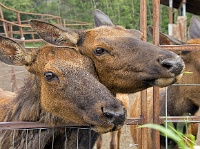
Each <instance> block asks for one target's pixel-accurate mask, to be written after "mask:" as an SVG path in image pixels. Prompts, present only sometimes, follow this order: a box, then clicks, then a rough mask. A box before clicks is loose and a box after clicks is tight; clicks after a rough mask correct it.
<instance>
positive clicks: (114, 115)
mask: <svg viewBox="0 0 200 149" xmlns="http://www.w3.org/2000/svg"><path fill="white" fill-rule="evenodd" d="M120 109H121V110H114V109H113V110H111V109H110V108H106V107H103V108H102V112H103V115H104V117H105V118H106V119H107V121H108V122H110V123H112V124H114V125H115V126H119V125H123V124H124V122H125V119H126V109H125V108H120Z"/></svg>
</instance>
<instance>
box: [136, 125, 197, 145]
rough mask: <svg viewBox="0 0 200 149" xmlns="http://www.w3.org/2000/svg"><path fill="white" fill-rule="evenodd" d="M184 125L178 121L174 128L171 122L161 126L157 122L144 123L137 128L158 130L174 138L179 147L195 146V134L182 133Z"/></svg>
mask: <svg viewBox="0 0 200 149" xmlns="http://www.w3.org/2000/svg"><path fill="white" fill-rule="evenodd" d="M184 125H185V124H183V123H178V124H177V129H175V127H174V126H173V123H168V124H167V126H162V125H158V124H145V125H142V126H140V127H139V128H145V127H147V128H151V129H155V130H158V131H159V132H160V133H161V135H163V136H166V137H168V138H170V139H172V140H174V141H175V142H176V143H177V144H178V146H179V148H181V149H188V148H191V149H192V148H194V146H195V136H193V135H192V134H183V129H184ZM186 125H187V123H186Z"/></svg>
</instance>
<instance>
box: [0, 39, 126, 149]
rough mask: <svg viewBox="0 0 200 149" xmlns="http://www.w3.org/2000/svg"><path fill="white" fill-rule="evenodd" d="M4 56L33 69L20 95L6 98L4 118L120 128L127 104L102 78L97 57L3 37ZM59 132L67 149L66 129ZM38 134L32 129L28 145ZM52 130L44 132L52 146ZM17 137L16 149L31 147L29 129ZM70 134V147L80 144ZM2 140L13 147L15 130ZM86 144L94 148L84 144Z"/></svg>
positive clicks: (0, 46) (45, 142)
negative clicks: (25, 44) (94, 60)
mask: <svg viewBox="0 0 200 149" xmlns="http://www.w3.org/2000/svg"><path fill="white" fill-rule="evenodd" d="M0 60H1V61H2V62H4V63H6V64H9V65H20V66H26V69H27V70H28V71H29V72H30V77H29V78H28V79H27V81H26V82H25V84H24V86H23V87H22V88H21V89H20V90H19V91H18V92H17V93H16V95H15V96H13V97H10V98H8V99H9V100H7V102H6V101H5V98H2V99H1V101H2V102H1V101H0V102H1V105H0V111H1V115H0V121H4V122H10V121H39V122H42V123H45V124H49V125H50V126H57V125H64V124H73V125H90V126H91V129H92V130H93V131H94V132H98V133H105V132H108V131H114V130H117V129H119V128H121V127H122V125H123V124H124V121H125V117H126V110H125V108H124V106H123V105H122V103H121V102H120V101H119V100H117V99H116V98H114V96H113V95H112V94H111V92H110V91H109V90H108V89H107V88H106V87H105V86H104V85H102V84H101V83H100V82H99V81H98V78H97V74H96V72H95V68H94V65H93V63H92V61H91V60H90V59H89V58H87V57H86V56H84V55H81V54H80V53H79V52H77V51H76V50H75V49H73V48H63V47H60V48H59V47H55V46H50V45H46V46H44V47H41V48H38V49H26V48H24V47H22V46H20V45H19V44H18V43H16V42H15V41H13V40H11V39H9V38H7V37H3V36H0ZM54 131H55V133H54V140H55V141H54V147H55V148H63V147H64V144H63V142H64V141H63V142H61V141H62V140H63V138H62V137H61V135H62V134H63V133H64V132H63V131H61V130H59V129H58V130H57V129H56V130H54ZM69 131H70V130H69ZM81 133H82V132H81ZM71 134H73V133H71ZM95 134H96V133H95ZM95 134H94V137H97V136H96V135H95ZM38 135H39V133H38V132H33V133H32V137H31V138H29V139H28V148H33V149H36V148H38V143H39V140H38ZM52 135H53V133H50V134H48V133H47V131H46V130H44V131H42V134H41V140H42V141H41V146H40V148H48V147H50V145H51V142H50V140H51V139H52V137H53V136H52ZM85 136H86V135H85ZM85 136H84V137H85ZM14 137H15V140H16V141H15V142H14V148H25V137H26V135H25V133H24V132H23V131H22V132H18V133H16V134H15V136H14ZM67 137H69V138H68V139H69V141H68V145H67V146H68V147H69V148H76V146H74V145H76V143H74V144H70V143H71V142H70V141H73V140H70V138H71V137H72V135H70V133H69V134H68V136H67ZM71 139H72V138H71ZM84 139H85V138H84ZM84 139H83V141H84ZM1 141H2V142H1V145H2V146H1V148H5V149H7V148H10V147H13V146H12V145H13V143H12V142H11V141H12V135H11V131H8V130H4V131H3V134H2V135H1ZM80 148H90V147H89V146H88V145H87V144H84V145H83V146H80Z"/></svg>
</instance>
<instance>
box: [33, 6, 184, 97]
mask: <svg viewBox="0 0 200 149" xmlns="http://www.w3.org/2000/svg"><path fill="white" fill-rule="evenodd" d="M94 19H95V26H96V28H94V29H88V30H85V31H73V30H70V29H61V28H59V27H57V26H54V25H52V24H49V23H46V22H42V21H39V20H31V21H30V24H31V26H32V27H33V29H34V30H35V31H37V32H38V34H39V35H40V36H41V38H43V39H44V40H46V41H47V42H49V43H51V44H54V45H57V46H63V45H66V44H67V45H68V46H73V47H76V49H77V51H79V52H80V53H81V54H83V55H85V56H87V57H89V58H90V59H92V61H93V62H94V65H95V69H96V71H97V75H98V78H99V80H100V82H101V83H102V84H104V85H105V86H106V87H107V88H108V89H109V90H111V91H112V92H113V93H116V92H121V93H132V92H137V91H140V90H143V89H146V88H148V87H150V86H159V87H164V86H167V85H170V84H172V83H174V82H176V81H177V78H179V77H180V74H181V73H182V70H183V68H184V63H183V61H182V59H181V58H180V57H179V56H177V55H176V54H174V53H173V52H170V51H166V50H162V49H160V48H159V47H157V46H155V45H152V44H150V43H147V42H143V41H142V40H141V38H142V34H141V33H140V32H139V31H137V30H128V29H125V28H123V27H121V26H114V25H113V23H112V21H111V20H110V19H109V17H108V16H107V15H105V14H104V13H103V12H101V11H99V10H96V11H95V12H94Z"/></svg>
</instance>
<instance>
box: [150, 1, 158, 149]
mask: <svg viewBox="0 0 200 149" xmlns="http://www.w3.org/2000/svg"><path fill="white" fill-rule="evenodd" d="M159 29H160V0H153V43H154V44H155V45H157V46H158V45H159ZM159 116H160V99H159V88H158V87H153V123H154V124H159V123H160V119H159ZM152 142H153V143H152V144H153V148H154V149H160V133H159V131H157V130H153V136H152Z"/></svg>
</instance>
